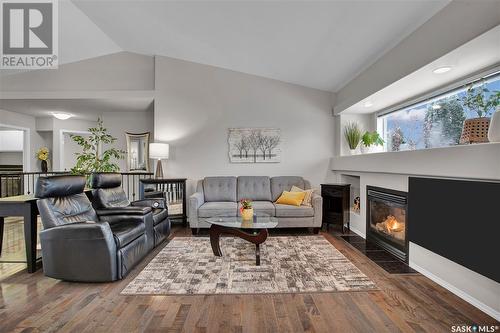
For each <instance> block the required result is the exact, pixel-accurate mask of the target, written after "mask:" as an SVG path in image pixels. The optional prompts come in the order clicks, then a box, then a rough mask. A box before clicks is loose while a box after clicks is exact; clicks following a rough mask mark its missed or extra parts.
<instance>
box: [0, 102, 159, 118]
mask: <svg viewBox="0 0 500 333" xmlns="http://www.w3.org/2000/svg"><path fill="white" fill-rule="evenodd" d="M152 103H153V99H152V98H146V97H140V98H139V97H138V98H126V99H124V98H121V97H120V98H107V99H4V100H2V99H0V109H5V110H9V111H12V112H19V113H23V114H26V115H30V116H33V117H50V116H52V112H63V113H70V114H72V115H74V118H75V119H84V120H95V119H97V117H98V116H101V115H102V114H103V113H105V112H145V111H146V110H148V109H149V108H150V107H151V104H152Z"/></svg>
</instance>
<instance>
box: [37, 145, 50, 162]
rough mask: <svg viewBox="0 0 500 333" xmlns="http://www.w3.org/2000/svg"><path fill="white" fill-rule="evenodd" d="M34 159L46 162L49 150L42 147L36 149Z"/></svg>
mask: <svg viewBox="0 0 500 333" xmlns="http://www.w3.org/2000/svg"><path fill="white" fill-rule="evenodd" d="M36 157H37V158H38V159H39V160H40V161H47V160H48V159H49V148H47V147H42V148H40V149H38V151H37V152H36Z"/></svg>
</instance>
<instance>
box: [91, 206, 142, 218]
mask: <svg viewBox="0 0 500 333" xmlns="http://www.w3.org/2000/svg"><path fill="white" fill-rule="evenodd" d="M96 213H97V216H99V217H100V216H113V215H147V214H148V213H151V207H146V206H127V207H112V208H100V209H97V210H96Z"/></svg>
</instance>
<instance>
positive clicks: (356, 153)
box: [349, 146, 359, 155]
mask: <svg viewBox="0 0 500 333" xmlns="http://www.w3.org/2000/svg"><path fill="white" fill-rule="evenodd" d="M349 152H350V154H351V155H359V146H357V147H356V148H354V149H349Z"/></svg>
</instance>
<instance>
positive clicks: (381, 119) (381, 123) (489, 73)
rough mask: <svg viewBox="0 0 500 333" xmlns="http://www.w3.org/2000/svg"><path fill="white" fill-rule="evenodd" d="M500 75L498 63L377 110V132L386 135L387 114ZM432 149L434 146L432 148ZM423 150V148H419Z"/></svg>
mask: <svg viewBox="0 0 500 333" xmlns="http://www.w3.org/2000/svg"><path fill="white" fill-rule="evenodd" d="M497 75H498V76H500V64H497V65H495V66H493V67H490V68H489V69H487V70H482V71H480V72H476V74H473V75H470V76H467V77H465V78H462V79H460V80H457V81H454V82H452V83H450V84H447V85H445V86H442V87H440V88H438V89H436V90H433V91H431V92H428V93H426V94H423V95H420V96H418V97H414V98H412V99H409V100H406V101H404V102H402V103H399V104H396V105H394V106H391V107H388V108H385V109H382V110H380V111H377V112H375V118H376V128H377V132H378V133H379V134H380V135H381V136H382V137H385V135H386V130H387V117H386V116H387V115H389V114H391V113H395V112H399V111H404V110H406V109H409V108H416V107H418V106H419V105H423V104H427V103H429V102H430V101H432V100H433V99H442V98H445V97H446V96H447V95H448V96H449V95H453V94H454V93H455V92H457V91H460V90H463V89H464V87H465V86H467V85H469V84H474V83H476V82H479V81H481V80H483V79H488V78H489V77H493V76H497ZM387 148H388V147H387V142H385V143H384V151H385V152H388V150H387ZM430 149H432V148H430ZM418 150H422V149H418Z"/></svg>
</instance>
